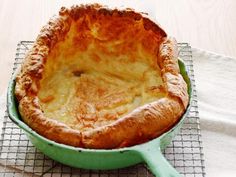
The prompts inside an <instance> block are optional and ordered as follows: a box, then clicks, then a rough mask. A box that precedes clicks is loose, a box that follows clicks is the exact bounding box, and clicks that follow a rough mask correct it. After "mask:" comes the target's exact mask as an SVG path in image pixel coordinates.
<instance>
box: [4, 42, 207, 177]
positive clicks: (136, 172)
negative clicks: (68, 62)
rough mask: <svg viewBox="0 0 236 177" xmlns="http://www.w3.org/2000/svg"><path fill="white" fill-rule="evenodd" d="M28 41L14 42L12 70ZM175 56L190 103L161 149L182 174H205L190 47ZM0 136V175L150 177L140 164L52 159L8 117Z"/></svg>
mask: <svg viewBox="0 0 236 177" xmlns="http://www.w3.org/2000/svg"><path fill="white" fill-rule="evenodd" d="M32 44H33V42H32V41H21V42H20V43H19V44H18V45H17V52H16V58H15V63H14V68H13V72H15V71H16V69H17V68H19V66H20V65H21V63H22V60H23V58H24V56H25V54H26V52H27V51H28V50H29V49H30V48H31V47H32ZM178 47H179V56H180V57H181V58H182V59H183V60H184V61H185V64H186V66H187V70H188V72H189V74H190V77H191V80H192V83H193V104H192V107H191V109H190V112H189V115H188V117H187V119H186V121H185V123H184V125H183V127H182V128H181V131H180V133H179V134H178V135H177V136H176V137H175V139H174V140H173V141H172V143H171V144H170V145H169V146H168V147H167V148H166V149H165V151H164V155H165V157H166V158H167V159H168V160H169V162H170V163H171V164H172V165H173V166H174V167H175V168H176V169H177V170H178V171H179V172H180V173H181V174H182V175H183V176H185V177H205V166H204V160H203V153H202V142H201V133H200V125H199V115H198V106H197V95H196V86H195V80H194V72H193V61H192V53H191V47H190V46H189V45H188V44H187V43H179V44H178ZM0 121H3V128H2V134H1V137H0V138H1V139H0V177H13V176H15V177H18V176H24V177H34V176H50V177H59V176H60V177H62V176H63V177H64V176H66V177H67V176H68V177H69V176H79V177H87V176H90V177H97V176H99V177H115V176H119V177H127V176H129V177H151V176H153V175H152V174H151V173H150V172H149V170H148V169H147V168H146V166H145V165H144V164H139V165H136V166H133V167H129V168H124V169H117V170H106V171H100V170H97V171H94V170H93V171H92V170H84V169H76V168H71V167H68V166H65V165H62V164H60V163H58V162H55V161H53V160H51V159H50V158H48V157H47V156H45V155H44V154H42V153H41V152H40V151H39V150H37V149H36V148H35V147H34V146H33V145H32V144H31V143H30V142H29V140H28V139H27V137H26V136H25V134H24V133H23V131H22V130H21V129H19V128H18V127H17V126H16V125H15V124H14V123H12V122H11V120H10V119H9V118H8V115H7V112H6V114H5V116H4V118H3V120H0Z"/></svg>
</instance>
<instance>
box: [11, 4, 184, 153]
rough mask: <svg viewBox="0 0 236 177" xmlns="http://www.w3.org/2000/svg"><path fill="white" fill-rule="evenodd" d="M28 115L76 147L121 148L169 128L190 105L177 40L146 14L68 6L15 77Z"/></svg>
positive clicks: (44, 32)
mask: <svg viewBox="0 0 236 177" xmlns="http://www.w3.org/2000/svg"><path fill="white" fill-rule="evenodd" d="M15 94H16V97H17V100H18V101H19V111H20V114H21V116H22V119H23V120H24V121H25V122H26V123H27V124H28V125H29V126H30V127H31V128H32V129H34V130H35V131H36V132H38V133H39V134H40V135H42V136H44V137H46V138H48V139H51V140H54V141H56V142H58V143H63V144H67V145H71V146H77V147H84V148H99V149H101V148H104V149H110V148H118V147H125V146H131V145H135V144H139V143H142V142H145V141H148V140H150V139H153V138H155V137H157V136H158V135H160V134H162V133H163V132H165V131H167V130H168V129H170V128H171V127H172V126H173V125H174V124H175V123H176V122H177V121H178V120H179V118H180V117H181V115H182V114H183V112H184V111H185V109H186V107H187V104H188V99H189V98H188V94H187V86H186V83H185V82H184V80H183V78H182V76H181V75H180V73H179V66H178V58H177V48H176V42H175V40H174V39H173V38H169V37H167V35H166V33H165V32H164V31H163V30H162V29H161V28H160V27H159V26H158V25H156V24H155V23H153V22H152V21H150V20H149V19H148V18H146V17H143V15H142V14H141V13H136V12H134V11H133V10H130V9H126V10H123V11H120V10H117V9H114V10H110V9H106V8H104V7H102V6H100V5H98V4H93V5H87V6H74V7H72V8H70V9H67V8H62V9H61V11H60V12H59V15H58V16H56V17H54V18H53V19H51V20H50V21H49V23H48V24H47V25H46V26H44V27H43V28H42V30H41V31H40V34H39V36H38V37H37V39H36V41H35V43H34V45H33V48H32V49H31V50H30V51H29V53H28V54H27V56H26V57H25V60H24V63H23V65H22V68H21V71H20V72H19V74H18V75H17V77H16V88H15Z"/></svg>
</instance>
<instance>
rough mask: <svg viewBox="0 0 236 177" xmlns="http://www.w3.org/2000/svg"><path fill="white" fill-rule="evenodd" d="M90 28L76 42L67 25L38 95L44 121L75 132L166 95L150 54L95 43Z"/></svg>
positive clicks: (125, 43)
mask: <svg viewBox="0 0 236 177" xmlns="http://www.w3.org/2000/svg"><path fill="white" fill-rule="evenodd" d="M96 28H97V27H94V28H93V29H94V30H91V31H90V33H89V35H88V36H82V37H81V36H79V35H75V34H76V32H75V31H76V25H74V26H73V25H72V27H71V30H70V32H69V33H68V35H67V36H66V39H65V41H63V42H60V43H58V44H57V45H56V46H55V47H54V50H53V51H52V52H51V53H50V55H49V56H48V59H47V63H46V65H45V69H44V74H43V78H42V80H41V82H40V90H39V93H38V96H39V99H40V105H41V107H42V110H43V111H44V114H45V115H46V116H47V117H48V118H51V119H55V120H58V121H60V122H63V123H65V124H67V125H68V126H70V127H71V128H73V129H77V130H80V131H87V130H89V129H93V128H96V127H100V126H104V125H108V124H110V123H112V122H114V121H116V120H117V119H119V118H122V117H123V116H124V115H126V114H128V113H129V112H131V111H133V110H134V109H135V108H137V107H139V106H141V105H144V104H147V103H150V102H153V101H155V100H158V99H160V98H162V97H164V96H165V94H166V93H165V89H164V86H163V81H162V78H161V75H160V69H159V67H158V66H157V64H156V60H157V58H156V57H157V56H156V54H150V53H148V52H146V51H145V49H143V47H142V45H141V44H140V43H138V42H137V43H134V42H132V41H131V42H129V40H126V39H115V40H112V41H107V40H106V39H101V38H100V39H99V36H97V33H98V32H97V30H96ZM120 46H122V47H123V48H124V49H123V50H121V49H120ZM127 48H128V49H127ZM122 51H124V52H122ZM127 51H128V52H127ZM147 58H148V59H147Z"/></svg>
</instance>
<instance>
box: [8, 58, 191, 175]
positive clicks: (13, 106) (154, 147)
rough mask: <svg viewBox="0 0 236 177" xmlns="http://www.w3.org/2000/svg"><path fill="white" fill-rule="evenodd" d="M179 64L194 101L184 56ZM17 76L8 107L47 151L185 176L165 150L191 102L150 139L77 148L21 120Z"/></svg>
mask: <svg viewBox="0 0 236 177" xmlns="http://www.w3.org/2000/svg"><path fill="white" fill-rule="evenodd" d="M179 67H180V71H181V74H182V76H183V77H184V79H185V81H186V82H187V84H188V93H189V95H190V103H191V94H192V86H191V81H190V78H189V77H188V74H187V71H186V68H185V65H184V63H183V62H182V61H181V60H179ZM14 78H15V77H14V76H13V77H12V79H11V81H10V83H9V87H8V92H7V110H8V113H9V116H10V119H11V120H12V121H13V122H14V123H15V124H16V125H18V126H19V127H20V128H21V129H23V130H24V132H25V134H26V135H27V136H28V138H29V140H30V141H31V142H32V144H34V145H35V147H37V148H38V149H39V150H40V151H42V152H43V153H44V154H45V155H47V156H49V157H51V158H52V159H54V160H56V161H59V162H61V163H63V164H66V165H69V166H72V167H77V168H84V169H96V170H97V169H100V170H107V169H117V168H124V167H128V166H131V165H135V164H138V163H141V162H145V163H146V164H147V165H148V167H149V169H150V170H151V171H152V173H153V174H154V175H155V176H157V177H180V176H181V175H180V174H179V173H178V172H177V171H176V170H175V169H174V168H173V167H172V166H171V165H170V164H169V163H168V161H167V160H166V159H165V157H164V156H163V154H162V152H161V151H162V150H163V149H164V148H165V147H166V146H167V145H168V144H169V143H170V142H171V140H172V138H173V137H174V135H175V134H176V133H178V132H179V130H180V128H181V126H182V124H183V122H184V119H185V118H186V117H187V114H188V112H189V109H190V104H189V105H188V108H187V111H186V112H185V114H184V115H183V116H182V118H181V119H180V121H179V122H178V123H177V124H176V125H175V126H174V127H173V128H172V129H170V130H169V131H168V132H166V133H164V134H162V135H161V136H159V137H157V138H155V139H153V140H151V141H149V142H146V143H143V144H140V145H136V146H132V147H127V148H120V149H112V150H97V149H84V148H77V147H72V146H67V145H64V144H59V143H56V142H54V141H51V140H48V139H46V138H44V137H42V136H40V135H39V134H37V133H36V132H35V131H34V130H32V129H31V128H30V127H29V126H28V125H26V124H25V123H24V122H23V121H22V120H21V117H20V115H19V112H18V105H17V102H16V99H15V96H14V89H15V80H14Z"/></svg>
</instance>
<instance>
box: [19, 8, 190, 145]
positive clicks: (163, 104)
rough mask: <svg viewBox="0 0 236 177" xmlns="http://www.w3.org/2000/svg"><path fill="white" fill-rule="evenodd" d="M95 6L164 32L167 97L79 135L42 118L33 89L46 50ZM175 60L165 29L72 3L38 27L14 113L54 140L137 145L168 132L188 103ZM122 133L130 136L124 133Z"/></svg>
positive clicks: (131, 14)
mask: <svg viewBox="0 0 236 177" xmlns="http://www.w3.org/2000/svg"><path fill="white" fill-rule="evenodd" d="M94 10H95V11H98V13H103V14H104V15H113V14H116V15H117V14H118V15H125V16H129V17H130V18H134V19H140V18H143V20H144V27H145V29H146V30H153V31H154V32H158V33H160V34H161V35H162V36H163V42H162V44H161V45H160V48H159V55H158V57H157V58H158V59H157V62H158V65H159V66H160V68H161V74H162V77H163V80H164V83H165V87H166V90H167V91H168V93H169V94H168V97H166V98H163V99H161V100H158V101H156V102H153V103H150V104H147V105H144V106H142V107H139V108H137V109H135V110H134V111H132V112H131V113H129V114H128V115H126V116H125V117H123V118H121V119H119V120H118V121H116V122H114V123H113V124H111V125H108V126H104V127H99V128H97V129H94V130H92V131H89V132H84V133H83V134H82V133H81V132H79V131H77V130H73V129H71V128H70V127H68V126H67V125H65V124H62V123H59V122H58V121H55V120H52V119H49V118H47V117H45V115H44V114H43V112H42V110H41V108H40V105H39V101H38V97H37V92H38V89H39V80H40V79H41V78H42V73H43V69H44V65H45V62H46V60H47V55H48V54H49V52H50V50H51V49H52V48H53V46H54V45H55V44H56V43H57V42H58V41H61V40H63V38H64V36H65V34H66V33H67V32H68V31H69V29H70V24H71V21H72V20H76V19H78V18H79V17H80V15H81V13H86V12H90V11H94ZM177 60H178V59H177V46H176V41H175V40H174V39H173V38H167V37H166V33H165V32H164V31H163V30H162V29H161V28H160V27H159V26H158V25H156V24H155V23H153V22H152V21H150V20H149V19H148V18H146V17H142V15H141V14H139V13H136V12H134V11H132V10H130V9H127V10H124V11H119V10H117V9H115V10H110V9H107V8H104V7H103V6H101V5H99V4H93V5H88V6H84V5H82V6H73V7H72V8H71V9H67V8H64V7H63V8H61V10H60V12H59V16H58V17H54V18H52V19H51V20H50V21H49V23H48V24H47V25H46V26H44V27H43V28H42V30H41V31H40V34H39V36H38V37H37V39H36V42H35V43H34V45H33V48H32V49H31V50H30V51H29V53H28V54H27V55H26V57H25V61H24V64H23V65H22V67H21V71H20V72H19V73H18V75H17V77H16V87H15V96H16V98H17V100H18V102H19V112H20V114H21V116H22V119H23V120H24V121H25V122H26V123H27V124H28V125H29V126H30V127H31V128H32V129H33V130H35V131H36V132H37V133H39V134H40V135H42V136H44V137H46V138H48V139H50V140H54V141H56V142H58V143H63V144H67V145H71V146H76V147H86V148H96V149H110V148H117V147H124V146H131V145H134V144H138V143H142V142H145V141H147V140H149V139H152V138H154V137H157V136H158V135H160V134H162V133H163V132H165V131H166V130H168V129H169V128H170V126H173V125H174V124H175V122H176V121H177V120H178V119H179V118H180V117H181V115H182V114H183V112H184V110H185V109H186V107H187V104H188V94H187V85H186V83H185V82H184V80H183V78H182V76H181V75H180V74H179V67H178V62H177ZM141 125H144V126H141ZM153 125H158V126H153ZM127 134H129V136H128V137H127Z"/></svg>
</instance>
